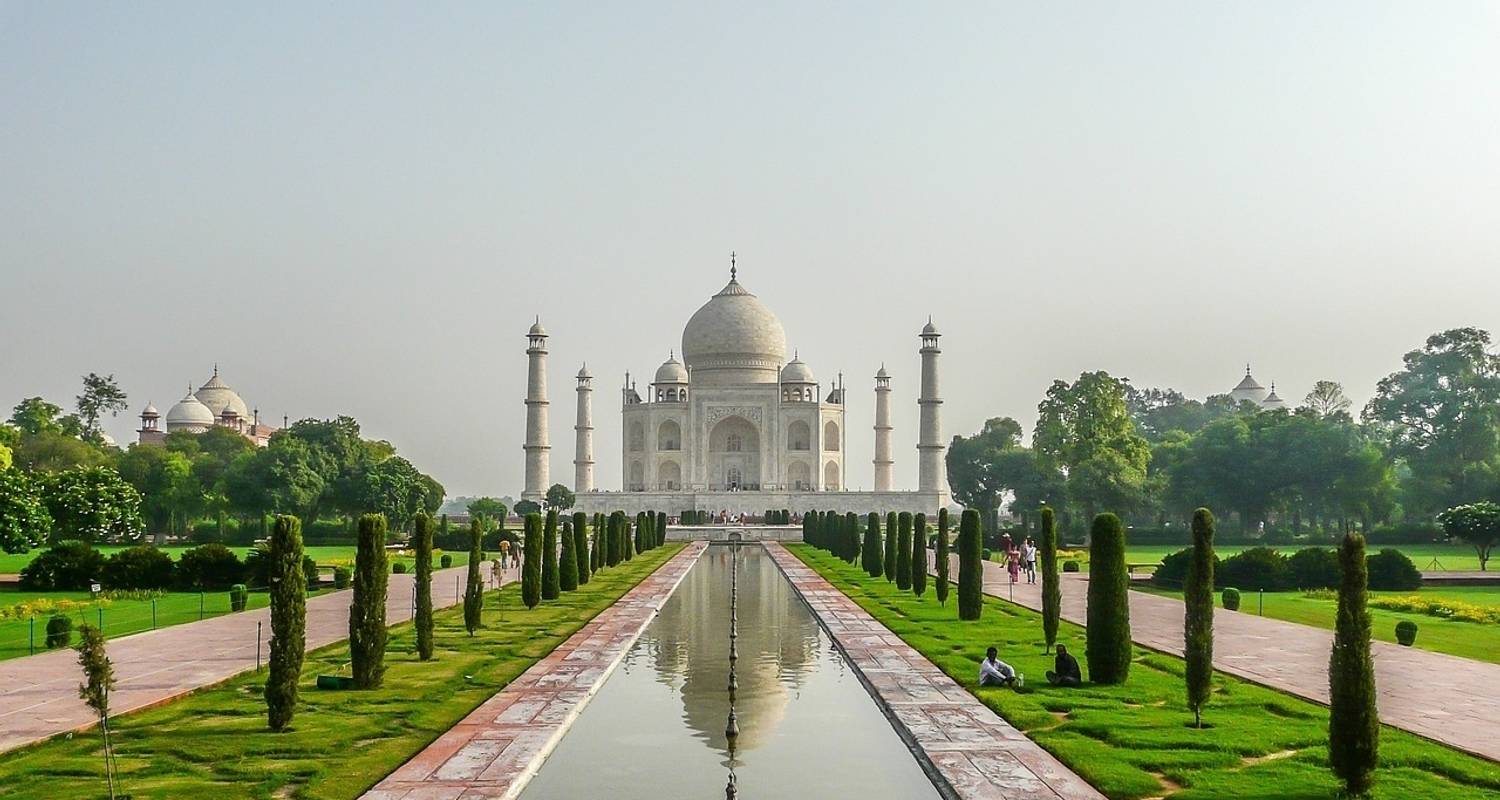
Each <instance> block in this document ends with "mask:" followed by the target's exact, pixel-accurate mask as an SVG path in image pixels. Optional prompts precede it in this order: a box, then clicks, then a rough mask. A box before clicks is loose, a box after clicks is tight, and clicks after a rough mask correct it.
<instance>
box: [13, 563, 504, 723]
mask: <svg viewBox="0 0 1500 800" xmlns="http://www.w3.org/2000/svg"><path fill="white" fill-rule="evenodd" d="M466 573H467V567H453V568H451V569H445V570H435V571H434V572H433V581H432V595H433V596H432V602H433V605H434V606H436V607H439V608H447V607H448V606H452V605H456V604H458V603H459V602H462V600H463V595H462V591H463V590H462V582H463V579H464V576H465V574H466ZM484 575H485V580H486V583H487V584H492V581H491V578H490V574H489V570H488V568H487V567H486V569H485V570H484ZM516 579H517V574H516V570H515V569H514V568H511V569H509V570H507V571H506V574H505V576H504V579H503V580H504V582H505V583H510V582H513V581H515V580H516ZM415 582H416V576H415V575H413V574H405V575H392V576H391V579H390V585H389V589H388V594H387V598H386V612H385V613H386V620H387V622H389V623H390V624H392V625H394V624H396V623H398V622H404V621H406V620H409V619H411V617H412V605H413V596H414V592H415ZM353 594H354V593H353V591H352V590H349V589H345V590H342V591H336V592H330V593H328V594H323V595H319V596H317V597H311V598H308V601H307V628H306V633H307V649H308V650H312V649H314V648H318V647H322V646H324V645H328V644H332V643H334V642H338V641H342V640H344V639H347V638H349V603H350V601H351V600H352V598H353ZM270 620H271V612H270V609H268V608H262V609H258V610H255V611H244V612H241V613H238V614H226V615H224V616H220V617H213V618H211V619H206V620H202V621H200V622H190V623H187V624H183V625H173V626H171V627H168V628H159V629H157V630H154V631H147V632H145V633H138V634H134V635H131V636H122V637H120V638H118V639H110V640H109V642H108V652H109V657H110V660H111V661H112V662H113V663H114V669H115V679H116V681H117V683H116V686H115V690H114V692H113V693H111V695H110V709H111V713H112V714H114V715H119V714H123V713H126V712H129V711H137V710H140V709H142V708H148V707H150V706H154V705H159V704H161V703H165V702H167V701H169V700H171V699H173V698H175V697H178V696H180V695H183V694H187V693H189V692H192V691H195V690H197V689H201V688H203V687H205V686H211V685H213V684H216V683H220V682H222V681H225V680H228V679H229V678H232V677H234V676H235V675H238V674H240V673H242V672H246V671H248V670H252V669H255V667H256V664H257V662H258V661H259V662H261V663H264V660H265V658H266V655H267V654H268V653H269V652H270V641H271V622H270ZM262 623H263V628H262V629H261V630H260V631H259V635H260V641H257V625H258V624H262ZM81 677H82V674H81V672H80V671H79V667H78V654H77V653H75V652H74V651H73V650H71V649H68V650H55V651H52V652H49V653H39V654H37V655H34V656H27V657H24V658H13V659H10V660H7V661H0V752H5V751H7V750H13V749H15V748H17V747H23V746H25V745H28V744H31V743H34V742H38V741H41V740H43V739H47V738H50V737H52V736H56V735H58V734H62V733H68V732H70V731H76V730H80V729H85V728H89V727H92V726H93V725H95V724H96V723H97V722H98V720H97V718H96V717H95V716H94V713H93V711H92V710H90V709H89V708H88V706H85V705H84V704H83V701H82V700H79V699H78V684H79V681H80V679H81Z"/></svg>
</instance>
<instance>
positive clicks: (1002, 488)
mask: <svg viewBox="0 0 1500 800" xmlns="http://www.w3.org/2000/svg"><path fill="white" fill-rule="evenodd" d="M1020 446H1021V423H1019V422H1016V421H1015V420H1013V419H1011V418H1010V417H993V418H991V419H988V420H985V423H984V427H983V428H980V430H979V433H976V434H974V435H973V436H970V437H968V438H965V437H963V436H954V437H953V441H952V443H951V444H949V445H948V453H947V456H946V458H947V466H948V485H949V487H950V488H952V490H953V497H954V499H955V500H957V501H959V502H960V503H963V504H964V506H965V507H968V508H976V509H978V510H979V513H980V514H982V515H983V519H984V527H985V530H986V531H994V530H996V529H997V528H998V524H997V521H996V515H997V514H998V513H999V510H1000V504H1001V503H1002V502H1004V499H1005V492H1006V491H1008V490H1011V489H1013V488H1014V487H1013V486H1011V485H1009V484H1008V483H1006V482H1005V481H1004V480H1003V477H1004V476H1002V475H1001V474H999V472H998V471H997V470H996V469H995V465H996V462H997V461H998V460H999V458H1000V455H1001V454H1002V453H1005V452H1008V451H1012V450H1015V449H1017V448H1019V447H1020Z"/></svg>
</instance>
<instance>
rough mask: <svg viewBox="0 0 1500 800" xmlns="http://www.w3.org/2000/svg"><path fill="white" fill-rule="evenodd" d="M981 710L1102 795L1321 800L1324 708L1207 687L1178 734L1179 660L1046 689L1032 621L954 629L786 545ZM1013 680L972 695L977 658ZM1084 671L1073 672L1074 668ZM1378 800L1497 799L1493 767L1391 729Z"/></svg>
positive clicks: (1067, 628) (1070, 629)
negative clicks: (1196, 713)
mask: <svg viewBox="0 0 1500 800" xmlns="http://www.w3.org/2000/svg"><path fill="white" fill-rule="evenodd" d="M789 549H790V550H791V551H792V552H793V553H796V554H797V556H798V557H799V558H801V559H802V560H803V561H805V562H807V563H808V564H809V565H810V566H812V567H813V568H814V569H816V570H818V572H820V573H822V574H823V576H824V577H826V578H828V579H829V580H830V581H831V582H833V584H834V585H835V586H837V587H839V588H840V589H841V590H843V591H844V592H845V593H847V594H848V595H849V596H850V597H851V598H852V599H853V600H854V601H855V602H857V603H859V605H860V606H861V607H863V608H864V609H865V610H866V611H868V612H870V613H871V614H872V615H874V616H875V617H876V619H878V620H880V621H881V622H882V623H884V624H885V625H886V626H887V627H889V628H890V629H891V630H892V631H894V632H895V633H896V634H897V635H899V636H900V637H901V638H902V639H903V640H905V641H906V642H907V643H908V644H910V645H911V646H912V647H914V648H916V649H917V650H918V651H920V652H921V653H922V654H923V655H925V656H927V658H929V659H931V660H932V661H933V662H934V663H935V664H937V665H938V666H939V667H940V668H941V669H943V670H944V671H945V672H947V673H948V674H949V675H950V676H952V677H953V678H954V679H955V680H957V681H958V682H959V683H960V684H962V685H963V686H964V687H965V688H966V689H968V690H969V691H971V692H973V693H974V694H975V695H976V696H977V697H978V698H979V699H980V700H981V701H983V702H984V703H985V705H987V706H989V707H990V708H992V709H994V710H995V711H996V712H997V713H999V714H1000V715H1001V716H1002V717H1004V718H1005V719H1006V720H1008V721H1009V722H1010V723H1011V724H1012V725H1015V726H1016V727H1017V728H1020V729H1021V730H1022V731H1024V732H1025V733H1026V734H1027V735H1028V736H1029V737H1030V738H1032V739H1033V740H1035V741H1036V742H1037V743H1038V744H1040V745H1041V746H1042V747H1044V748H1046V749H1047V750H1048V751H1050V752H1051V753H1053V754H1054V755H1056V756H1057V757H1058V758H1059V759H1061V760H1062V761H1063V763H1065V764H1067V765H1068V766H1069V767H1070V768H1072V769H1073V770H1074V771H1076V772H1077V773H1078V774H1079V775H1081V776H1083V777H1084V778H1085V779H1086V780H1088V781H1089V782H1090V783H1092V784H1093V785H1094V786H1096V787H1098V788H1099V789H1100V791H1102V792H1104V793H1105V794H1106V795H1108V796H1109V797H1111V798H1116V799H1131V800H1133V799H1134V798H1147V797H1171V798H1173V800H1209V799H1210V798H1213V799H1215V800H1224V799H1225V798H1237V799H1238V800H1272V798H1275V800H1333V798H1335V797H1337V793H1338V784H1337V781H1336V780H1335V778H1334V776H1333V774H1332V773H1331V772H1330V771H1329V769H1328V767H1327V766H1326V763H1327V758H1328V754H1327V746H1326V741H1327V735H1328V710H1327V709H1326V708H1324V707H1322V706H1319V705H1316V704H1314V703H1309V702H1306V701H1303V700H1299V699H1297V698H1294V697H1291V696H1289V695H1285V694H1282V693H1280V692H1276V691H1273V690H1271V689H1267V688H1264V687H1261V686H1256V685H1254V684H1250V683H1245V682H1243V681H1239V680H1235V679H1233V678H1230V677H1226V676H1224V675H1216V676H1215V691H1214V695H1213V698H1212V700H1211V701H1210V705H1209V707H1208V708H1207V710H1206V711H1205V716H1204V718H1205V721H1206V722H1207V723H1208V724H1209V725H1211V726H1212V727H1211V728H1209V729H1207V730H1197V729H1194V728H1193V727H1191V723H1192V714H1191V713H1190V712H1189V711H1188V709H1187V706H1186V703H1185V702H1184V688H1183V680H1182V674H1183V663H1182V660H1181V659H1179V658H1175V657H1172V656H1168V655H1165V654H1162V653H1156V652H1153V651H1149V650H1144V649H1142V648H1139V647H1138V648H1136V658H1135V661H1134V664H1133V667H1132V669H1131V672H1130V679H1129V681H1128V682H1127V683H1125V684H1124V685H1121V686H1091V685H1086V686H1084V687H1083V688H1080V689H1058V688H1054V687H1050V686H1048V685H1047V684H1046V682H1045V679H1044V677H1043V675H1044V672H1045V671H1046V670H1048V669H1051V668H1052V657H1051V656H1050V655H1044V654H1043V653H1042V643H1041V616H1040V615H1039V614H1037V613H1036V612H1033V611H1030V610H1028V609H1025V608H1022V607H1020V606H1016V605H1012V604H1010V603H1006V602H1004V601H1002V600H999V599H996V598H991V597H986V598H985V606H984V617H983V619H981V620H979V621H976V622H959V621H958V620H957V608H956V599H955V598H953V597H950V598H949V602H948V605H947V607H946V608H944V607H940V606H939V605H938V603H937V600H936V599H935V598H934V596H933V594H932V592H930V591H929V592H928V593H927V596H926V597H925V598H923V599H918V598H916V597H914V596H912V594H911V593H910V592H901V591H899V590H897V589H896V588H895V585H894V584H892V583H889V582H887V581H886V580H884V579H874V580H872V579H870V578H869V577H868V576H867V575H866V574H865V573H864V572H863V571H861V570H860V569H859V568H858V567H856V566H853V565H849V564H846V563H844V562H842V561H839V560H837V559H835V558H833V557H832V556H830V555H828V554H827V553H825V552H822V551H819V550H815V549H813V548H811V547H809V546H806V545H792V546H791V547H790V548H789ZM1083 633H1084V632H1083V630H1082V629H1081V628H1080V627H1079V626H1077V625H1073V624H1070V623H1068V622H1063V623H1062V624H1061V626H1060V629H1059V634H1058V638H1059V640H1060V641H1061V642H1062V643H1064V644H1066V645H1068V648H1069V650H1072V651H1073V652H1075V653H1077V654H1078V655H1079V657H1080V658H1079V660H1080V661H1083V658H1082V656H1083V652H1084V636H1083ZM991 645H993V646H995V647H998V648H999V649H1000V653H1001V657H1002V658H1003V659H1004V660H1006V661H1008V662H1010V663H1011V664H1012V665H1013V666H1015V667H1016V669H1017V670H1019V671H1020V672H1021V673H1022V674H1024V675H1025V676H1026V677H1027V685H1026V688H1025V689H1023V690H1021V691H1015V690H1011V689H1001V688H988V687H987V688H983V689H981V688H979V687H978V686H977V685H976V683H975V679H976V678H977V672H978V663H979V660H980V658H982V657H983V654H984V650H985V648H986V647H989V646H991ZM1085 672H1087V666H1086V665H1085ZM1380 757H1381V768H1380V771H1379V773H1378V774H1377V778H1376V784H1375V790H1374V794H1373V797H1374V798H1377V799H1380V800H1405V798H1413V797H1420V798H1423V800H1473V799H1474V798H1479V797H1500V765H1497V764H1494V763H1492V762H1489V761H1486V760H1484V759H1481V758H1476V757H1474V756H1470V755H1466V754H1464V753H1460V752H1458V751H1455V750H1452V749H1450V748H1447V747H1443V746H1442V745H1438V744H1435V743H1432V742H1430V741H1427V740H1425V739H1422V738H1420V737H1417V736H1413V735H1411V734H1408V733H1405V732H1403V731H1399V730H1396V729H1393V728H1389V727H1387V728H1383V729H1382V731H1381V748H1380Z"/></svg>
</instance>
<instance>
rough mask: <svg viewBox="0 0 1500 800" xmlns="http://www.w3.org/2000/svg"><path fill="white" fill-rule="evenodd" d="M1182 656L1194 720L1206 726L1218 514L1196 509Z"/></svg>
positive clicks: (1211, 667)
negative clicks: (1216, 515) (1185, 666)
mask: <svg viewBox="0 0 1500 800" xmlns="http://www.w3.org/2000/svg"><path fill="white" fill-rule="evenodd" d="M1182 606H1183V616H1182V634H1183V648H1182V657H1183V660H1184V661H1186V662H1187V671H1186V678H1187V702H1188V708H1191V709H1192V710H1193V724H1195V725H1197V726H1198V727H1200V728H1201V727H1203V704H1204V703H1207V702H1208V696H1209V693H1210V692H1212V691H1213V675H1214V515H1213V514H1212V513H1211V512H1210V511H1209V510H1208V509H1206V508H1200V509H1198V510H1197V511H1194V512H1193V557H1192V560H1191V561H1189V562H1188V573H1187V582H1186V584H1185V585H1184V586H1183V590H1182Z"/></svg>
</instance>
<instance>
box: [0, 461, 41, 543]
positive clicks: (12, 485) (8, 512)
mask: <svg viewBox="0 0 1500 800" xmlns="http://www.w3.org/2000/svg"><path fill="white" fill-rule="evenodd" d="M51 532H52V515H51V514H49V513H48V512H47V504H46V503H45V502H43V500H42V487H41V486H40V485H38V482H37V481H35V480H33V479H32V477H31V476H30V475H28V474H27V473H25V472H22V471H21V470H19V469H14V468H11V469H0V549H3V550H4V551H5V552H7V553H24V552H26V551H28V550H30V549H31V548H33V547H40V546H42V545H43V544H45V543H46V541H47V538H48V534H50V533H51Z"/></svg>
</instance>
